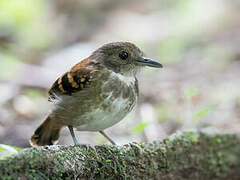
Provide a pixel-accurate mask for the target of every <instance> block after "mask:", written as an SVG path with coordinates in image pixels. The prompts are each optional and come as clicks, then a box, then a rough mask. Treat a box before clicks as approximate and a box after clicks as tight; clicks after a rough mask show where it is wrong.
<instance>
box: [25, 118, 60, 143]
mask: <svg viewBox="0 0 240 180" xmlns="http://www.w3.org/2000/svg"><path fill="white" fill-rule="evenodd" d="M62 127H63V126H62V125H59V124H56V123H55V122H54V121H53V120H52V119H51V118H50V117H47V119H46V120H45V121H44V122H43V123H42V124H41V125H40V126H39V127H38V128H37V129H36V131H35V132H34V134H33V135H32V137H31V139H30V141H29V142H30V144H31V145H32V146H44V145H53V144H57V142H58V138H59V136H60V132H61V129H62Z"/></svg>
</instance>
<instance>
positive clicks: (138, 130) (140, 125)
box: [133, 123, 150, 133]
mask: <svg viewBox="0 0 240 180" xmlns="http://www.w3.org/2000/svg"><path fill="white" fill-rule="evenodd" d="M149 124H150V123H140V124H139V125H138V126H137V127H135V128H134V129H133V133H140V132H142V131H143V130H144V129H145V127H147V126H148V125H149Z"/></svg>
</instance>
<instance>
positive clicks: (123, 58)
mask: <svg viewBox="0 0 240 180" xmlns="http://www.w3.org/2000/svg"><path fill="white" fill-rule="evenodd" d="M119 57H120V58H121V59H122V60H125V59H127V58H128V53H127V52H126V51H121V52H120V53H119Z"/></svg>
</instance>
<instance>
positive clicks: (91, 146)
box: [75, 143, 97, 151]
mask: <svg viewBox="0 0 240 180" xmlns="http://www.w3.org/2000/svg"><path fill="white" fill-rule="evenodd" d="M75 146H80V147H85V148H86V149H87V150H90V149H92V150H94V151H97V150H96V148H95V146H94V145H92V144H82V143H77V144H75Z"/></svg>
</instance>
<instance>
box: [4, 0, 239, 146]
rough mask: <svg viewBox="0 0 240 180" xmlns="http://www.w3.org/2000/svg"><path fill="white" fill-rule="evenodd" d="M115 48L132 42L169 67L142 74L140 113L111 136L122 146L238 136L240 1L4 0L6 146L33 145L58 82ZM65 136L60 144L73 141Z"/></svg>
mask: <svg viewBox="0 0 240 180" xmlns="http://www.w3.org/2000/svg"><path fill="white" fill-rule="evenodd" d="M112 41H130V42H133V43H135V44H137V45H138V46H139V47H140V48H141V49H142V50H143V51H144V52H145V53H146V55H147V56H148V57H151V58H153V59H156V60H158V61H159V62H161V63H162V64H163V65H164V68H163V69H160V70H156V69H151V68H149V69H148V68H146V69H144V70H143V71H142V72H141V73H140V74H139V75H138V79H139V85H140V99H139V102H138V106H137V107H136V108H135V109H134V111H133V112H132V113H131V114H129V116H128V117H126V118H125V119H124V120H123V121H121V122H120V123H119V124H117V125H115V126H114V127H112V128H109V129H107V130H106V132H107V133H108V134H109V135H110V136H111V137H112V138H113V139H115V141H116V142H117V143H118V144H124V143H128V142H132V141H152V140H156V139H163V138H166V137H167V136H169V135H170V134H172V133H174V132H176V131H177V130H184V129H192V128H195V129H202V128H208V127H215V128H217V129H220V130H229V131H239V129H240V1H239V0H211V1H209V0H148V1H144V0H132V1H127V0H123V1H112V0H92V1H89V0H78V1H77V0H67V1H66V0H51V1H50V0H34V1H32V0H21V1H19V0H0V144H9V145H14V146H18V147H28V146H29V143H28V140H29V138H30V136H31V135H32V133H33V131H34V130H35V129H36V127H37V126H38V125H39V124H40V123H41V122H42V121H43V119H44V118H45V117H46V116H47V114H48V111H49V107H50V105H49V103H48V101H47V90H48V88H49V87H50V86H51V84H52V83H53V82H54V80H55V79H56V78H57V77H58V76H59V75H60V74H62V73H64V72H65V71H66V70H67V69H68V68H70V67H71V66H72V65H74V64H75V63H77V62H78V61H79V60H81V59H82V58H84V57H87V56H88V55H90V53H91V52H92V51H93V50H94V49H96V48H97V47H99V46H101V45H102V44H104V43H108V42H112ZM69 134H70V133H69V132H68V130H67V129H64V131H63V132H62V136H61V138H60V143H61V144H73V142H72V139H71V138H70V136H69ZM77 136H78V139H79V141H80V142H82V143H93V144H102V143H108V142H107V141H106V139H105V138H104V137H102V136H101V135H100V134H98V133H93V132H92V133H88V132H79V133H77Z"/></svg>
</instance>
